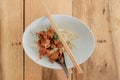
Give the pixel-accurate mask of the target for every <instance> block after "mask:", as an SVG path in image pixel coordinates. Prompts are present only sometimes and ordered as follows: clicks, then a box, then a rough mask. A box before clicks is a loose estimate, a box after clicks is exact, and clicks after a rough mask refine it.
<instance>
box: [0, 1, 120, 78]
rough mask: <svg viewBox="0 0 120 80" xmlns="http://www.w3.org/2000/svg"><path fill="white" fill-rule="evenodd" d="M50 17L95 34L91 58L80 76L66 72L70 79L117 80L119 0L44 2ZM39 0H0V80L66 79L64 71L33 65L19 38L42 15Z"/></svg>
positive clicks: (119, 54) (119, 22)
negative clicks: (72, 20)
mask: <svg viewBox="0 0 120 80" xmlns="http://www.w3.org/2000/svg"><path fill="white" fill-rule="evenodd" d="M45 1H46V4H47V6H48V8H49V9H50V11H51V13H52V14H65V15H71V16H74V17H77V18H79V19H81V20H82V21H84V22H85V23H86V24H87V25H88V26H89V27H90V28H91V30H92V31H93V33H94V35H95V43H96V47H95V50H94V53H93V55H92V56H91V57H90V58H89V59H88V60H87V61H86V62H85V63H83V64H81V65H80V66H81V68H82V70H83V74H78V73H77V71H76V70H75V69H74V68H73V69H69V72H70V74H71V78H70V80H119V77H120V49H119V48H120V43H119V42H120V0H45ZM44 15H45V11H44V8H43V6H42V4H41V0H0V80H68V79H67V78H66V76H65V74H64V72H63V70H53V69H48V68H44V67H42V66H40V65H38V64H36V63H34V62H33V61H32V60H31V59H30V58H28V56H27V55H26V54H25V52H24V50H23V47H22V35H23V32H24V30H25V28H27V26H28V25H29V24H30V23H31V22H32V21H33V20H35V19H37V18H39V17H41V16H44Z"/></svg>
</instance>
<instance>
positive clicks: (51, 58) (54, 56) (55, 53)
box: [49, 52, 59, 63]
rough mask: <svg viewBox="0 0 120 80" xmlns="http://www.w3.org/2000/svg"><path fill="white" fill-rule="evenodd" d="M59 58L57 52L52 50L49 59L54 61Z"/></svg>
mask: <svg viewBox="0 0 120 80" xmlns="http://www.w3.org/2000/svg"><path fill="white" fill-rule="evenodd" d="M58 58H59V53H58V52H54V53H52V54H51V55H50V56H49V61H50V62H52V63H53V61H55V60H56V59H58Z"/></svg>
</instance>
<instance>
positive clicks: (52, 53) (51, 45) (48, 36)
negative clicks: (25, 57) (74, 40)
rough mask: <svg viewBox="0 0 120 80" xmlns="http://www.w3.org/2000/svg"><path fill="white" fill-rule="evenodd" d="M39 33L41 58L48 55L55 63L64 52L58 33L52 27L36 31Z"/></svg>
mask: <svg viewBox="0 0 120 80" xmlns="http://www.w3.org/2000/svg"><path fill="white" fill-rule="evenodd" d="M36 34H37V35H38V38H39V39H38V41H37V43H38V46H39V55H40V59H41V58H42V57H43V56H48V58H49V61H50V62H51V63H54V61H55V60H57V59H60V58H61V57H62V53H63V51H64V50H63V44H62V42H61V41H60V40H59V38H58V35H57V34H56V32H54V30H53V29H52V28H48V29H47V30H46V31H40V32H37V33H36Z"/></svg>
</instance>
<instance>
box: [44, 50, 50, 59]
mask: <svg viewBox="0 0 120 80" xmlns="http://www.w3.org/2000/svg"><path fill="white" fill-rule="evenodd" d="M50 54H51V53H50V50H49V49H46V53H45V55H46V56H48V57H49V56H50Z"/></svg>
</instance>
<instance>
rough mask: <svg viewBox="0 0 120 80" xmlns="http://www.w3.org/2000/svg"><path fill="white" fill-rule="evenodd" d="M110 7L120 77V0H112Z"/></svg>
mask: <svg viewBox="0 0 120 80" xmlns="http://www.w3.org/2000/svg"><path fill="white" fill-rule="evenodd" d="M109 8H110V10H109V11H110V27H111V28H112V29H111V34H112V39H113V44H114V52H115V58H116V64H117V68H118V73H119V79H120V0H115V1H114V0H110V1H109Z"/></svg>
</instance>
